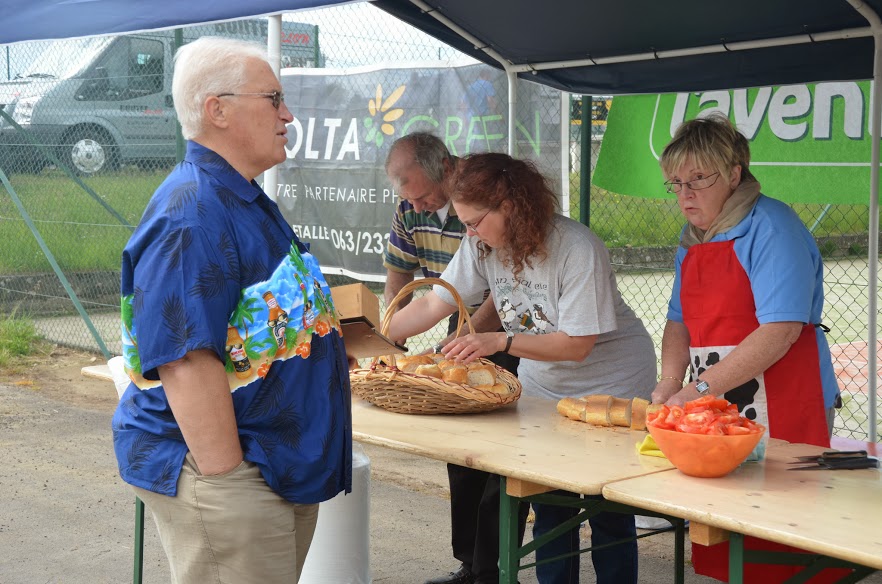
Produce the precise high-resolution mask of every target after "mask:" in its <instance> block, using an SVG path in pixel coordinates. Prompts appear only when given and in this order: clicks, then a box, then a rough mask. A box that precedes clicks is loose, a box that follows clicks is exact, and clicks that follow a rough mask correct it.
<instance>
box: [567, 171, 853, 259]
mask: <svg viewBox="0 0 882 584" xmlns="http://www.w3.org/2000/svg"><path fill="white" fill-rule="evenodd" d="M579 184H580V179H579V175H577V174H572V175H570V193H571V195H570V217H572V218H573V219H576V220H578V219H579V216H580V208H579V188H580V187H579ZM589 204H590V220H591V222H590V225H591V228H592V229H593V230H594V231H595V233H597V235H598V237H600V238H601V239H602V240H603V241H604V242H605V243H606V245H607V246H608V247H658V246H673V245H676V244H677V241H678V238H679V236H680V229H681V228H682V227H683V223H684V219H683V215H682V214H681V213H680V209H679V208H678V207H677V202H676V200H675V199H673V198H671V199H649V198H641V197H630V196H626V195H619V194H616V193H611V192H609V191H605V190H602V189H599V188H597V187H595V186H592V187H591V200H590V203H589ZM792 207H793V210H794V211H796V213H797V215H799V217H800V219H802V221H803V223H805V224H806V226H808V227H809V228H810V229H811V230H812V233H813V234H814V235H815V236H816V237H838V236H843V235H866V234H868V232H869V229H868V225H869V221H870V213H869V208H868V207H867V206H866V205H814V204H813V205H809V204H801V203H797V204H793V205H792ZM821 247H822V250H821V251H822V255H824V256H829V255H832V254H834V253H835V252H837V251H839V250H838V249H837V248H836V245H835V244H833V243H830V242H827V243H825V244H823V245H822V246H821ZM842 251H844V252H845V254H846V255H858V256H859V255H862V254H866V248H865V247H864V246H861V245H856V244H852V245H850V246H848V248H847V249H846V250H842Z"/></svg>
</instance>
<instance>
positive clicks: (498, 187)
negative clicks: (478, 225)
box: [448, 153, 558, 280]
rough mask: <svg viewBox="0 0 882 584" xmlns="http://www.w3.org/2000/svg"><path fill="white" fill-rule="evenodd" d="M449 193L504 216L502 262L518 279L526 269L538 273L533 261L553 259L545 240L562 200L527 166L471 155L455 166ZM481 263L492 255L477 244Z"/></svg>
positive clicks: (506, 158)
mask: <svg viewBox="0 0 882 584" xmlns="http://www.w3.org/2000/svg"><path fill="white" fill-rule="evenodd" d="M449 181H450V182H449V184H448V193H449V194H450V199H451V200H452V201H453V202H455V203H456V202H460V203H465V204H466V205H471V206H473V207H475V208H477V209H488V210H495V209H499V208H502V206H503V204H506V205H505V207H504V212H505V235H504V236H503V240H504V242H505V243H504V244H503V251H504V252H505V253H503V254H500V259H501V260H502V262H503V265H505V266H506V267H507V268H510V269H511V270H512V272H513V273H514V277H515V279H516V280H517V279H519V277H520V274H521V273H522V272H523V271H524V267H525V266H526V267H530V268H532V267H533V261H534V260H539V261H541V260H544V259H545V258H546V257H547V256H548V250H547V248H546V246H545V240H546V238H547V237H548V232H549V230H550V229H551V226H552V221H553V220H554V213H555V211H556V210H557V208H558V201H557V195H555V194H554V191H552V190H551V187H550V186H549V183H548V180H547V179H546V178H545V177H544V176H542V174H541V173H540V172H539V170H538V169H537V168H536V166H535V165H534V164H533V163H532V162H530V161H528V160H518V159H515V158H512V157H511V156H509V155H507V154H500V153H482V154H470V155H468V156H465V157H463V158H461V159H460V160H459V161H458V162H457V164H456V171H455V172H454V173H453V174H452V176H451V177H450V179H449ZM478 250H479V253H480V257H482V258H484V257H487V256H488V255H489V254H490V253H491V252H492V250H491V249H490V248H489V247H488V246H487V245H486V244H485V243H484V242H479V243H478Z"/></svg>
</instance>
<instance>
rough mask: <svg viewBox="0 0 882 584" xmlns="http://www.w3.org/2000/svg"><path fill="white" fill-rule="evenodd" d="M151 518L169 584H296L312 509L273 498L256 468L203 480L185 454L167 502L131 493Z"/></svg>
mask: <svg viewBox="0 0 882 584" xmlns="http://www.w3.org/2000/svg"><path fill="white" fill-rule="evenodd" d="M132 488H133V489H134V490H135V494H136V495H138V497H140V498H141V500H142V501H144V504H145V505H146V506H147V509H148V510H149V511H150V512H151V513H152V514H153V520H154V521H155V522H156V527H157V529H158V531H159V539H160V540H161V541H162V547H163V549H164V550H165V553H166V556H168V561H169V565H170V567H171V581H172V584H213V583H216V584H221V583H224V584H252V583H253V584H296V582H297V580H298V579H299V578H300V572H301V570H302V568H303V562H304V561H305V560H306V552H307V551H309V544H310V542H311V541H312V536H313V533H314V532H315V524H316V520H317V519H318V507H319V506H318V505H317V504H314V505H298V504H295V503H290V502H288V501H286V500H285V499H282V498H281V497H280V496H278V495H277V494H276V493H275V492H273V491H272V490H271V489H270V488H269V486H267V484H266V481H264V480H263V477H262V476H261V474H260V471H259V470H258V468H257V465H255V464H253V463H251V462H242V464H240V465H239V466H238V467H236V468H235V469H233V470H231V471H230V472H228V473H225V474H222V475H215V476H203V475H201V474H200V473H199V469H198V468H197V467H196V462H195V461H194V459H193V456H192V455H191V454H189V453H188V454H187V458H186V460H185V461H184V465H183V467H182V468H181V476H180V478H179V479H178V494H177V496H175V497H168V496H165V495H159V494H157V493H154V492H152V491H147V490H144V489H140V488H138V487H132Z"/></svg>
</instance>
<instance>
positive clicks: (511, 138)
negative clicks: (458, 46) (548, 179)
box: [410, 0, 518, 157]
mask: <svg viewBox="0 0 882 584" xmlns="http://www.w3.org/2000/svg"><path fill="white" fill-rule="evenodd" d="M410 3H411V4H413V5H414V6H416V7H417V8H419V9H420V10H422V11H423V12H425V13H426V14H429V15H431V16H432V18H434V19H435V20H437V21H438V22H440V23H441V24H443V25H444V26H446V27H447V28H449V29H450V30H452V31H453V32H455V33H456V34H458V35H459V36H461V37H462V38H464V39H465V40H467V41H469V42H470V43H472V44H473V45H475V49H477V50H479V51H482V52H483V53H486V54H487V55H489V56H491V57H493V60H494V61H496V62H498V63H499V64H500V65H501V66H502V68H503V69H504V70H505V76H506V78H507V79H508V154H509V156H513V157H514V156H517V147H516V141H515V130H516V126H515V120H516V119H517V118H516V117H515V115H516V114H517V103H518V96H517V79H518V76H517V71H516V70H515V69H514V68H513V65H512V64H511V62H510V61H508V60H507V59H506V58H505V57H503V56H502V55H500V54H499V53H497V52H496V51H494V50H493V49H491V48H490V47H489V46H488V45H486V44H484V42H483V41H481V40H480V39H479V38H477V37H476V36H474V35H472V34H469V33H468V32H466V30H465V29H463V28H462V27H461V26H458V25H457V24H456V23H455V22H453V21H452V20H450V19H449V18H447V17H446V16H444V15H443V14H441V12H440V11H438V10H436V9H435V8H434V7H432V6H429V5H428V4H426V3H425V2H423V0H410Z"/></svg>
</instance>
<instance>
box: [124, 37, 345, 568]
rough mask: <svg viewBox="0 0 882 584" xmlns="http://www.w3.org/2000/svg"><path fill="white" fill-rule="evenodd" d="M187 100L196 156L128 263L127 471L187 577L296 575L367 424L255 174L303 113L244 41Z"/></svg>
mask: <svg viewBox="0 0 882 584" xmlns="http://www.w3.org/2000/svg"><path fill="white" fill-rule="evenodd" d="M172 92H173V97H174V103H175V109H176V111H177V114H178V119H179V120H180V122H181V128H182V130H183V135H184V137H185V138H186V139H188V140H189V142H188V144H187V154H186V157H185V159H184V161H183V162H182V163H180V164H179V165H178V166H177V167H175V169H174V170H173V171H172V172H171V174H170V175H169V176H168V178H166V180H165V182H163V184H162V185H160V187H159V188H158V189H157V190H156V192H155V193H154V195H153V197H152V199H151V200H150V203H149V204H148V206H147V209H146V210H145V212H144V216H143V217H142V218H141V223H140V224H139V225H138V228H137V229H136V230H135V233H134V234H133V235H132V238H131V239H130V240H129V242H128V244H127V245H126V248H125V250H124V252H123V258H122V316H123V318H122V321H123V325H122V338H123V349H124V356H125V362H126V371H127V373H128V374H129V377H130V378H131V379H132V383H131V384H130V385H129V387H128V388H127V390H126V391H125V393H124V394H123V396H122V398H121V401H120V404H119V407H118V408H117V411H116V413H115V414H114V417H113V441H114V449H115V451H116V456H117V461H118V463H119V470H120V475H121V476H122V478H123V479H124V480H125V481H126V482H127V483H129V484H131V485H132V486H133V488H134V489H135V492H136V493H137V495H138V496H139V497H141V498H142V499H143V500H144V502H145V503H146V505H147V508H148V509H150V510H151V511H152V513H153V517H154V520H155V521H156V525H157V527H158V530H159V535H160V539H161V541H162V545H163V547H164V549H165V552H166V554H167V556H168V558H169V563H170V566H171V573H172V579H173V581H174V582H176V583H179V584H182V583H187V584H189V583H199V584H203V583H205V582H237V583H251V582H254V583H257V582H260V583H261V584H266V583H275V582H278V583H282V582H284V583H290V582H296V581H297V579H298V577H299V574H300V570H301V568H302V566H303V562H304V560H305V557H306V552H307V550H308V549H309V544H310V542H311V540H312V535H313V532H314V529H315V522H316V518H317V513H318V503H319V502H321V501H325V500H328V499H330V498H332V497H334V496H335V495H336V494H337V493H339V492H341V491H346V492H350V491H351V488H352V462H351V461H352V456H351V454H352V438H351V436H352V419H351V410H350V390H349V375H348V371H347V358H346V352H345V349H344V346H343V341H342V338H341V333H340V324H339V322H338V320H337V317H336V313H335V310H334V305H333V301H332V299H331V294H330V290H329V288H328V285H327V283H326V282H325V280H324V278H323V277H322V273H321V270H320V268H319V265H318V262H317V261H316V260H315V258H314V257H313V256H312V255H311V254H310V253H309V250H308V248H307V246H306V245H304V244H302V243H301V242H300V241H299V240H298V239H297V237H296V236H295V235H294V233H293V231H292V230H291V227H290V225H288V223H287V222H286V221H285V219H284V218H283V217H282V215H281V213H280V212H279V209H278V207H277V206H276V204H275V203H274V202H272V201H271V200H270V199H269V198H268V197H267V195H266V194H265V193H264V192H263V191H262V190H261V188H260V187H259V186H258V184H257V183H256V182H255V180H254V179H255V177H256V176H258V175H259V174H260V173H262V172H263V171H265V170H266V169H268V168H270V167H272V166H273V165H275V164H278V163H279V162H282V161H283V160H284V159H285V144H286V143H287V138H286V125H287V124H288V123H289V122H291V120H292V119H293V117H292V115H291V112H290V111H289V110H288V108H287V106H286V105H285V102H284V99H283V96H282V93H281V85H280V83H279V81H278V79H277V78H276V77H275V75H274V74H273V72H272V69H271V68H270V65H269V62H268V61H267V55H266V51H265V50H264V49H263V48H262V47H260V46H258V45H254V44H250V43H245V42H242V41H235V40H230V39H220V38H202V39H199V40H197V41H195V42H192V43H190V44H188V45H186V46H184V47H182V48H181V49H180V50H179V51H178V54H177V56H176V59H175V72H174V81H173V86H172Z"/></svg>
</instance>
